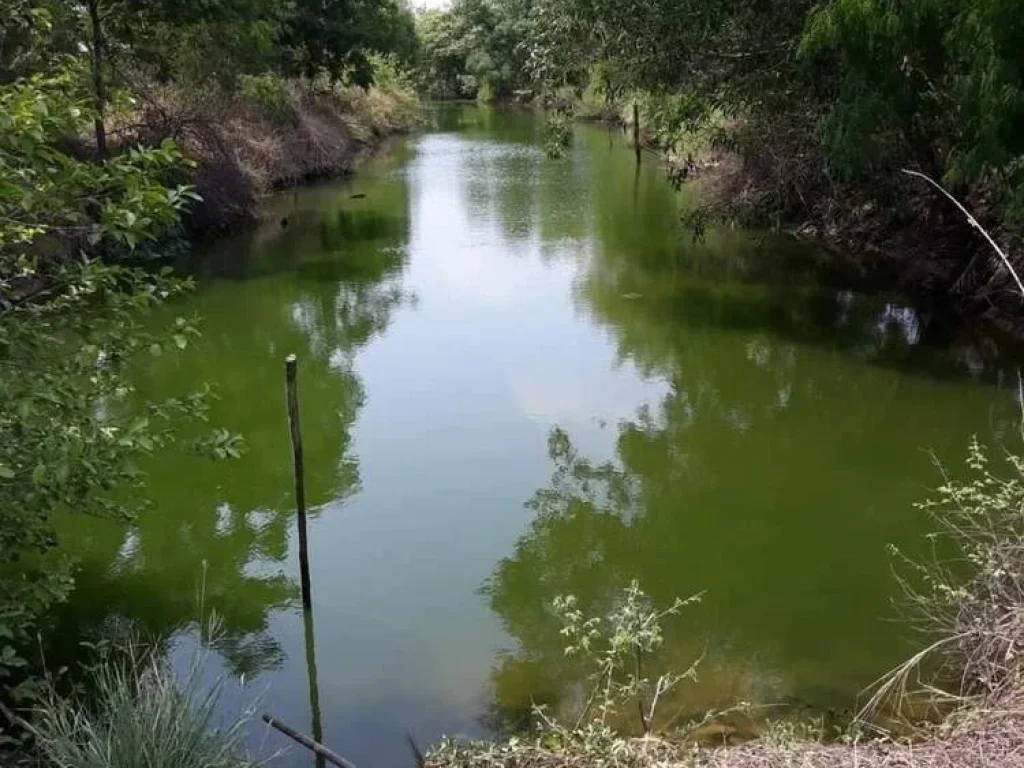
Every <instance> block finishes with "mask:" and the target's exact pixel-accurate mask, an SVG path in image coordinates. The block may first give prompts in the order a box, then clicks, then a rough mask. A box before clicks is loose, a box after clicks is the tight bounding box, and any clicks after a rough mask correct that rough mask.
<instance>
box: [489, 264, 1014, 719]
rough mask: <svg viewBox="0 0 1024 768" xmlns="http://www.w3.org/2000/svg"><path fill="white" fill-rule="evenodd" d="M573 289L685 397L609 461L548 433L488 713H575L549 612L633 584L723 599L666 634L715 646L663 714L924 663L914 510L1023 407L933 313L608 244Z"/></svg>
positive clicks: (794, 699) (510, 590)
mask: <svg viewBox="0 0 1024 768" xmlns="http://www.w3.org/2000/svg"><path fill="white" fill-rule="evenodd" d="M577 287H578V294H577V295H578V301H579V305H580V309H581V311H584V312H586V313H587V314H588V315H590V316H591V317H592V318H593V319H594V320H595V322H597V323H599V324H600V325H602V326H604V327H605V328H606V329H607V330H608V331H609V333H610V335H611V336H612V338H613V339H614V343H615V345H616V349H617V354H618V357H619V358H620V359H621V360H623V361H629V362H630V363H632V364H634V365H635V366H636V367H637V368H638V369H639V370H640V371H641V372H642V373H643V374H644V375H645V376H648V377H652V378H657V379H659V380H661V381H664V382H665V383H666V384H667V387H668V391H667V393H666V394H665V395H664V397H663V398H661V399H660V400H659V401H658V402H655V403H650V404H647V405H644V406H642V407H640V408H639V409H638V410H637V411H636V413H635V414H634V416H633V417H632V418H630V419H627V420H624V421H622V422H620V423H619V424H618V425H617V427H616V440H615V450H614V456H613V458H611V459H610V460H607V461H596V460H593V459H591V458H588V457H587V456H586V455H584V454H582V453H581V452H580V451H579V450H578V449H577V448H576V446H575V444H574V441H573V439H572V437H571V436H570V435H569V434H568V433H567V432H565V431H563V430H560V429H556V430H554V431H553V432H552V434H551V437H550V440H549V445H548V449H549V458H550V460H551V464H552V476H551V480H550V482H549V483H548V484H547V485H546V486H545V487H543V488H542V489H540V490H538V491H537V492H536V494H535V495H534V496H533V497H532V499H531V500H530V501H529V503H528V504H527V506H528V508H529V509H530V510H531V511H532V513H533V515H534V517H533V519H532V521H531V523H530V526H529V528H528V530H527V531H526V533H525V534H524V535H523V536H522V537H521V538H520V539H519V540H518V541H517V543H516V545H515V547H514V549H513V551H512V552H511V554H510V555H509V556H507V557H506V558H504V559H502V560H501V561H500V562H499V564H498V565H497V566H496V568H495V570H494V572H493V574H492V576H491V577H490V579H489V580H488V582H487V584H486V585H485V587H484V593H485V595H486V597H487V599H488V600H489V602H490V605H491V607H492V609H493V610H494V611H495V613H496V614H497V616H498V617H500V619H501V621H502V623H503V624H504V626H505V629H506V630H507V631H508V633H509V634H510V635H511V636H512V637H513V638H515V639H516V642H517V647H516V649H515V650H514V651H513V652H511V653H508V654H506V655H504V656H502V657H500V658H499V660H498V662H497V663H496V665H495V668H494V671H493V674H492V681H491V682H492V689H493V702H492V705H491V707H490V710H489V713H488V722H489V723H490V724H491V725H493V726H495V727H508V726H514V725H516V724H517V723H520V722H521V719H522V717H523V713H524V712H525V711H527V710H528V708H529V704H530V701H531V699H534V700H537V701H541V702H545V703H551V704H553V705H554V706H555V707H556V709H558V708H561V709H563V710H566V709H572V708H573V704H574V702H575V703H578V700H579V695H580V693H579V692H580V687H579V686H580V677H579V672H578V670H574V669H573V668H572V667H571V665H568V664H567V663H566V661H565V659H564V657H563V654H562V646H563V638H562V637H560V635H559V632H558V630H559V626H558V624H557V622H556V621H555V620H554V618H553V616H552V614H551V613H550V611H549V608H550V605H551V602H552V600H553V599H554V598H555V597H556V596H557V595H560V594H574V595H576V596H577V597H578V598H579V600H580V604H581V607H582V609H583V610H584V612H585V613H586V614H588V615H593V614H602V613H605V612H607V610H608V608H609V606H610V601H612V600H613V599H614V598H615V596H616V595H617V594H618V593H619V591H620V590H621V589H622V588H623V587H624V586H625V585H626V584H628V582H629V580H630V579H632V578H638V579H639V580H640V583H641V585H642V587H643V589H644V590H645V591H646V592H647V593H648V594H649V595H650V596H651V597H652V598H653V599H654V601H655V602H656V604H658V605H661V606H666V605H668V604H670V603H671V601H672V600H673V599H674V598H675V597H677V596H681V597H685V596H687V595H690V594H692V593H694V592H697V591H701V590H707V597H706V600H705V603H704V604H703V605H702V606H700V607H698V608H696V609H692V610H687V611H684V613H683V615H682V616H680V617H679V618H678V620H673V621H672V622H671V623H670V624H669V626H668V627H667V630H666V637H667V643H666V645H665V655H666V660H665V661H666V663H667V664H668V665H669V666H671V667H673V668H677V669H685V668H686V667H687V666H688V665H689V663H690V662H691V661H692V660H693V658H694V657H695V656H698V655H700V654H701V653H702V652H703V651H705V650H706V651H707V654H708V655H707V657H706V658H705V661H704V664H703V666H702V669H701V673H700V676H699V680H698V682H697V683H695V684H689V683H687V684H682V685H681V686H680V687H679V689H678V690H677V691H675V693H674V696H673V697H672V699H671V700H670V702H669V703H668V707H669V710H668V712H667V714H675V713H676V712H686V713H696V712H699V711H701V710H704V709H707V708H714V707H719V706H726V705H729V704H732V703H734V702H735V701H737V700H747V701H752V702H755V703H783V702H784V703H787V704H789V705H791V706H801V705H811V706H814V707H816V708H822V707H845V706H849V705H851V704H852V703H853V702H854V700H855V697H856V695H857V693H858V692H859V691H860V690H861V689H862V687H863V686H864V685H866V684H868V683H869V682H870V681H871V680H873V679H874V678H875V677H876V676H877V675H878V674H880V673H881V672H882V671H884V669H885V668H887V667H888V666H889V665H890V664H892V663H895V662H897V661H899V660H900V659H901V658H902V657H903V655H904V654H905V653H906V651H907V646H905V645H904V644H903V643H904V640H905V638H903V637H901V636H900V635H899V633H894V632H893V630H892V627H891V626H889V625H888V624H886V622H885V618H887V617H890V616H892V609H891V606H890V604H889V598H890V597H891V596H892V595H893V592H894V589H895V585H894V583H893V580H892V579H891V572H890V563H889V561H888V558H887V555H886V552H887V546H888V545H889V544H892V543H895V544H898V545H900V546H902V547H905V548H906V549H908V550H910V551H913V549H914V547H915V546H918V545H920V544H921V538H920V537H921V534H922V533H923V532H924V531H923V527H924V526H925V525H926V523H925V521H924V520H922V519H921V518H920V516H918V515H916V514H915V512H914V510H913V506H912V505H913V503H914V502H915V501H917V500H919V498H920V496H921V494H922V489H923V488H925V487H927V485H928V484H929V482H932V481H934V479H935V478H934V476H933V475H932V474H931V473H932V469H931V465H930V460H929V458H928V456H927V455H926V454H925V453H924V452H923V451H922V447H923V448H926V449H928V450H932V451H935V453H936V454H937V455H939V456H940V457H943V458H946V459H955V458H957V457H959V456H960V455H961V454H962V451H963V450H964V447H965V445H966V440H967V438H968V437H969V435H970V434H972V433H973V432H977V431H983V432H985V433H986V434H991V431H994V432H995V433H996V434H997V435H998V434H1005V433H1007V432H1008V431H1009V430H1012V429H1014V428H1015V426H1014V425H1015V420H1016V416H1015V408H1014V405H1013V402H1012V397H1011V396H1010V394H1009V393H1004V392H1000V391H999V390H998V389H996V388H994V387H981V386H977V385H971V384H970V383H969V381H968V379H967V377H966V376H965V369H964V367H962V365H961V364H960V363H959V362H958V360H957V359H955V358H952V359H951V355H949V354H948V352H947V351H946V350H944V349H935V350H930V349H924V348H921V343H922V333H923V331H922V328H921V324H920V320H919V318H918V316H917V315H915V314H913V313H910V312H908V311H906V310H905V309H902V308H900V307H898V306H894V305H892V304H886V303H884V302H874V301H871V300H861V299H858V298H856V297H854V296H852V294H839V295H837V294H836V293H834V292H833V293H826V292H823V291H818V290H805V289H801V288H799V287H797V288H792V287H788V286H786V285H785V284H779V285H760V286H759V285H738V284H732V283H716V282H707V281H702V280H699V279H695V278H693V277H692V276H690V275H686V274H678V273H674V272H673V270H672V268H663V265H662V264H661V263H659V262H657V261H655V262H651V263H642V260H640V261H638V260H636V259H632V258H630V257H628V256H627V255H626V254H623V253H616V252H614V251H612V250H609V251H605V252H603V253H598V254H595V256H594V258H593V262H592V263H591V265H590V268H589V270H588V272H587V273H586V274H584V275H583V276H582V277H581V279H580V281H579V284H578V286H577ZM904 369H906V370H907V371H908V372H909V373H910V374H911V375H908V373H904ZM926 374H927V375H926Z"/></svg>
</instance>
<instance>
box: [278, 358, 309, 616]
mask: <svg viewBox="0 0 1024 768" xmlns="http://www.w3.org/2000/svg"><path fill="white" fill-rule="evenodd" d="M297 369H298V364H297V361H296V359H295V355H288V357H286V358H285V360H284V385H285V395H286V398H287V401H288V426H289V427H290V429H291V435H292V460H293V463H294V471H295V507H296V512H297V514H296V524H297V525H298V529H299V573H300V575H301V577H302V607H303V608H305V609H306V610H309V609H310V608H311V607H312V605H313V598H312V595H311V588H310V584H309V543H308V540H307V536H306V480H305V468H304V465H303V459H302V430H301V429H300V428H299V386H298V382H297V381H296V378H297V372H298V371H297Z"/></svg>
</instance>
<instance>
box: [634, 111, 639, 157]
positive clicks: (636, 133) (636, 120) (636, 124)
mask: <svg viewBox="0 0 1024 768" xmlns="http://www.w3.org/2000/svg"><path fill="white" fill-rule="evenodd" d="M633 149H634V150H636V158H637V160H639V159H640V107H639V105H637V103H636V102H635V101H634V102H633Z"/></svg>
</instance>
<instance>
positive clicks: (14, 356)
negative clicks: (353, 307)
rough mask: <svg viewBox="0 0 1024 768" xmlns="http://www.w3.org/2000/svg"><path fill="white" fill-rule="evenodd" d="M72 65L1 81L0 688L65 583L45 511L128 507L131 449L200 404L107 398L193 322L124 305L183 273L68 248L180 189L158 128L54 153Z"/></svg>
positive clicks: (73, 115) (15, 691)
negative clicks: (136, 140)
mask: <svg viewBox="0 0 1024 768" xmlns="http://www.w3.org/2000/svg"><path fill="white" fill-rule="evenodd" d="M73 80H74V78H73V77H71V76H68V77H65V78H59V79H44V78H36V79H33V80H30V81H24V80H22V81H16V82H15V83H13V84H11V85H8V86H3V87H2V88H0V369H2V371H3V375H2V376H0V682H2V686H3V687H2V688H0V695H2V696H3V697H4V698H7V699H9V700H14V701H19V700H20V699H22V698H23V697H25V696H27V695H28V694H30V693H31V690H32V687H31V683H32V682H33V681H32V679H31V678H28V679H27V680H25V679H21V678H20V677H19V676H18V675H17V674H16V673H17V672H18V670H19V669H21V670H22V671H24V668H25V667H26V665H27V661H26V659H25V658H24V657H23V656H22V654H23V652H25V651H26V649H27V648H30V647H31V636H32V632H33V631H34V629H35V627H36V623H37V621H38V620H39V618H40V617H41V616H42V615H43V613H44V612H45V611H46V610H47V608H48V607H49V606H50V605H52V604H53V603H54V602H56V601H59V600H61V599H63V597H64V596H65V595H66V594H67V592H68V590H69V589H70V587H71V578H70V570H69V567H68V564H67V563H66V562H63V561H61V560H59V559H56V558H55V557H54V556H53V554H52V549H53V547H54V545H55V543H56V536H55V534H54V528H53V518H54V516H55V515H56V514H58V513H59V512H62V511H68V512H75V513H86V514H109V515H123V514H127V513H128V512H129V511H130V507H128V506H126V504H125V502H124V501H121V500H119V499H121V498H123V497H119V496H117V495H116V494H115V491H116V490H117V489H118V488H124V487H130V486H132V485H133V484H137V483H138V482H139V481H140V477H139V474H138V471H137V469H136V466H135V461H136V458H137V457H138V456H139V455H144V454H146V453H149V452H150V451H152V450H153V449H154V448H155V447H157V446H159V445H161V444H164V443H166V442H168V441H170V440H171V439H172V438H173V430H172V429H171V427H170V424H171V422H172V421H173V420H174V419H175V418H179V417H181V416H183V415H201V414H202V412H203V409H204V402H203V395H202V393H195V394H193V395H189V396H186V397H184V398H173V399H169V400H167V401H165V402H162V403H152V404H150V405H149V406H148V408H146V409H145V410H144V411H143V412H142V413H138V414H136V415H132V416H126V415H123V413H122V411H121V410H119V409H120V405H119V404H120V403H122V402H123V401H124V399H125V398H126V397H127V396H128V394H129V391H130V389H129V388H128V387H127V385H126V383H125V381H124V379H123V378H122V375H121V374H122V371H123V370H124V368H125V366H126V365H127V364H128V363H129V361H130V360H131V359H132V358H134V357H136V356H138V355H139V354H158V353H160V352H161V351H163V350H165V349H177V348H180V347H184V346H186V345H187V344H188V341H189V339H190V337H191V336H193V335H194V334H195V333H196V331H195V328H194V327H193V325H192V324H191V323H190V322H188V321H186V320H184V319H179V320H175V321H173V322H172V323H171V326H170V327H169V328H168V330H167V332H166V334H163V333H157V334H154V333H150V332H147V331H145V330H143V329H142V327H141V326H140V325H139V319H138V315H139V312H140V311H141V310H144V309H146V308H147V307H152V306H154V305H157V304H160V303H163V302H165V301H167V300H169V299H170V298H172V297H174V296H175V295H177V294H178V293H180V292H181V291H182V290H185V289H186V288H187V287H188V286H187V283H184V282H182V281H180V280H176V279H174V278H172V277H171V276H170V275H169V274H167V273H160V274H153V273H150V272H148V271H144V270H142V269H138V268H132V267H128V266H123V265H119V264H117V263H107V264H104V263H101V262H99V261H96V260H92V259H88V258H85V257H84V256H82V255H70V254H74V253H76V251H77V252H78V253H79V254H81V252H82V251H81V250H80V249H84V248H89V249H91V250H92V251H93V252H94V253H101V252H106V253H108V254H110V255H115V254H117V253H124V252H130V251H136V250H137V249H138V247H139V246H141V245H143V244H146V243H154V242H156V241H157V239H158V238H160V237H163V236H165V235H166V234H167V233H169V232H173V231H174V228H175V227H176V226H177V224H178V220H179V215H180V212H181V211H182V210H183V209H184V207H185V206H186V205H187V204H188V203H189V202H190V201H191V200H192V199H194V195H193V194H192V192H191V191H190V189H189V188H188V187H185V186H180V185H174V184H173V181H172V179H173V177H174V175H175V174H176V172H177V171H178V169H180V167H181V163H182V160H181V156H180V154H179V153H178V151H177V149H176V148H175V147H174V145H173V144H172V143H170V142H166V143H165V144H164V145H163V146H161V147H159V148H156V149H141V148H140V149H135V150H132V151H131V152H129V153H127V154H124V155H118V156H115V157H112V158H110V159H109V160H107V161H105V162H103V163H100V164H93V163H89V162H85V161H82V160H78V159H75V158H73V157H72V156H70V155H69V154H67V153H66V152H65V151H64V150H63V149H62V148H61V147H62V146H63V145H64V144H65V138H66V137H67V136H69V135H71V136H74V135H77V134H79V133H80V132H81V131H82V130H84V129H85V128H86V127H87V125H88V123H89V121H90V119H91V118H92V117H93V113H92V112H91V110H90V109H89V107H88V105H87V104H85V103H83V102H82V101H80V99H79V98H78V97H77V96H76V95H75V93H76V92H75V88H74V83H73ZM169 183H170V186H168V184H169ZM16 683H17V684H18V685H15V684H16Z"/></svg>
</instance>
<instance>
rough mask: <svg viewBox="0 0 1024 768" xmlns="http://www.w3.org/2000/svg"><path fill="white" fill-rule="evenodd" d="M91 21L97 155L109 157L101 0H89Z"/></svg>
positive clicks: (105, 44) (105, 42)
mask: <svg viewBox="0 0 1024 768" xmlns="http://www.w3.org/2000/svg"><path fill="white" fill-rule="evenodd" d="M86 6H87V7H88V10H89V21H90V23H91V24H92V86H93V99H94V106H95V108H96V118H95V121H94V127H95V130H96V155H97V156H98V157H99V158H101V159H102V158H105V157H106V156H107V126H106V123H105V122H104V120H105V118H106V113H107V84H106V82H105V81H104V79H103V54H104V51H105V49H106V47H107V41H106V38H104V36H103V24H102V21H101V19H100V0H87V2H86Z"/></svg>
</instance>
